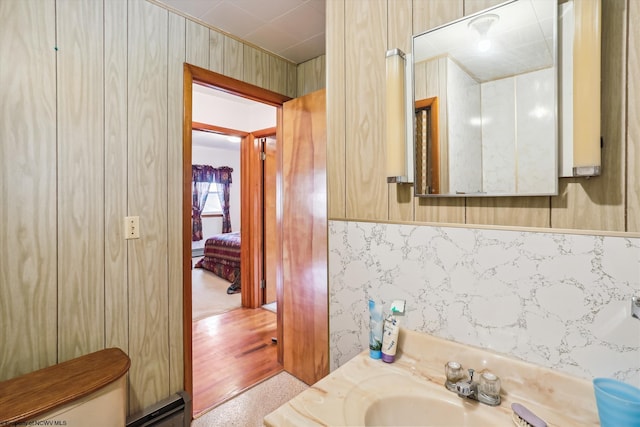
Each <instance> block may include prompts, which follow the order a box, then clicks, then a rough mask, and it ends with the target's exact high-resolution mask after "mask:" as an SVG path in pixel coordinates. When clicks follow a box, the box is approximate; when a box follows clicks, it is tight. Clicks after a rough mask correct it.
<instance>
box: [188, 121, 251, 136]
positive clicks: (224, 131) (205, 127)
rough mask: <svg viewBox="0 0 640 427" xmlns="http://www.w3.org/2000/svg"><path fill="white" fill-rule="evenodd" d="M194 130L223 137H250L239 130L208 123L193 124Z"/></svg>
mask: <svg viewBox="0 0 640 427" xmlns="http://www.w3.org/2000/svg"><path fill="white" fill-rule="evenodd" d="M192 128H193V130H199V131H202V132H211V133H219V134H221V135H231V136H239V137H241V138H244V137H245V136H247V135H249V133H248V132H244V131H241V130H237V129H230V128H225V127H222V126H216V125H210V124H207V123H200V122H193V123H192Z"/></svg>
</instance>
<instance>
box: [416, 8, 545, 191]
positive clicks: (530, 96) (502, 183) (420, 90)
mask: <svg viewBox="0 0 640 427" xmlns="http://www.w3.org/2000/svg"><path fill="white" fill-rule="evenodd" d="M557 23H558V4H557V2H556V1H551V0H515V1H511V2H507V3H503V4H501V5H499V6H497V7H494V8H490V9H487V10H484V11H481V12H479V13H476V14H474V15H470V16H467V17H465V18H463V19H460V20H457V21H454V22H452V23H449V24H446V25H443V26H440V27H437V28H434V29H433V30H429V31H427V32H425V33H422V34H419V35H417V36H414V38H413V55H412V56H413V76H414V100H415V113H416V115H415V126H414V130H415V132H414V136H415V139H414V150H415V185H414V188H415V195H416V196H449V197H451V196H463V197H469V196H515V195H517V196H524V195H526V196H532V195H554V194H557V191H558V172H557V170H558V168H557V162H558V130H557V129H558V119H557V75H558V73H557V66H556V64H557V61H556V57H557V53H556V51H557V48H556V46H557V26H558V25H557Z"/></svg>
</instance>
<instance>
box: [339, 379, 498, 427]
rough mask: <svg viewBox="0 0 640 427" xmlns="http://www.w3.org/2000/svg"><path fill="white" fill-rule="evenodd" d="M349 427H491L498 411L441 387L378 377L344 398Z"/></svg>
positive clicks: (424, 381)
mask: <svg viewBox="0 0 640 427" xmlns="http://www.w3.org/2000/svg"><path fill="white" fill-rule="evenodd" d="M344 403H345V405H344V408H345V420H346V421H347V423H348V425H364V426H434V427H435V426H437V427H449V426H451V427H464V426H493V425H497V424H500V420H501V417H504V414H503V413H502V411H501V409H499V408H494V407H489V406H486V405H483V404H481V403H478V402H475V401H471V400H468V399H463V398H460V397H459V396H458V395H457V394H455V393H452V392H450V391H449V390H447V389H446V388H445V387H444V386H442V385H439V384H434V383H431V382H429V381H426V380H423V379H420V378H416V377H413V376H410V375H379V376H376V377H373V378H370V379H368V380H366V381H363V382H361V383H359V384H358V386H357V387H355V388H353V389H352V390H351V391H350V392H349V393H347V395H346V396H345V402H344ZM496 423H497V424H496Z"/></svg>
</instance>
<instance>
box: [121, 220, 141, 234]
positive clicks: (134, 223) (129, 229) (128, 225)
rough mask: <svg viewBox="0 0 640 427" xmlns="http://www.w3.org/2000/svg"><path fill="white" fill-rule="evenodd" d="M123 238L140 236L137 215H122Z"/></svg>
mask: <svg viewBox="0 0 640 427" xmlns="http://www.w3.org/2000/svg"><path fill="white" fill-rule="evenodd" d="M124 238H125V239H139V238H140V217H139V216H126V217H124Z"/></svg>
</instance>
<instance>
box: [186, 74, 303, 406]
mask: <svg viewBox="0 0 640 427" xmlns="http://www.w3.org/2000/svg"><path fill="white" fill-rule="evenodd" d="M194 82H196V83H198V84H202V85H204V86H207V87H211V88H214V89H220V90H224V91H225V92H228V93H231V94H233V95H237V96H241V97H243V98H247V99H252V100H254V101H258V102H262V103H264V104H269V105H272V106H274V107H276V116H277V125H276V139H277V140H279V139H280V135H281V133H282V104H284V102H285V101H288V100H289V99H291V98H289V97H288V96H285V95H281V94H279V93H276V92H272V91H270V90H268V89H263V88H259V87H257V86H254V85H251V84H249V83H245V82H242V81H240V80H236V79H233V78H231V77H227V76H224V75H222V74H219V73H216V72H213V71H209V70H206V69H204V68H200V67H196V66H195V65H191V64H187V63H185V64H184V78H183V122H182V153H183V155H182V169H183V172H182V180H183V183H182V295H183V301H182V310H183V312H182V323H183V324H182V332H183V343H182V345H183V357H184V371H183V373H184V389H185V391H187V392H188V393H189V395H191V396H193V366H192V363H193V360H192V359H193V349H192V345H193V336H192V329H191V327H192V319H191V316H192V313H191V311H192V304H191V299H192V294H191V158H192V149H191V148H192V146H191V132H192V131H193V121H192V120H193V113H192V101H193V93H192V85H193V83H194ZM277 204H278V205H279V204H280V203H279V202H278V203H277ZM245 214H246V213H245V212H241V213H240V215H241V217H242V216H243V215H245ZM278 268H279V269H280V268H281V267H278ZM281 277H282V275H281V274H280V276H279V280H278V282H277V283H276V288H277V290H278V291H277V294H278V295H279V296H278V298H280V295H281V288H282V281H281ZM277 319H278V320H277V321H278V339H279V340H280V341H279V343H282V337H281V332H280V330H281V329H282V319H281V315H280V313H278V317H277ZM281 347H282V346H281V345H279V346H278V362H279V363H282V355H281ZM189 415H190V417H191V418H193V413H191V414H189Z"/></svg>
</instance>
